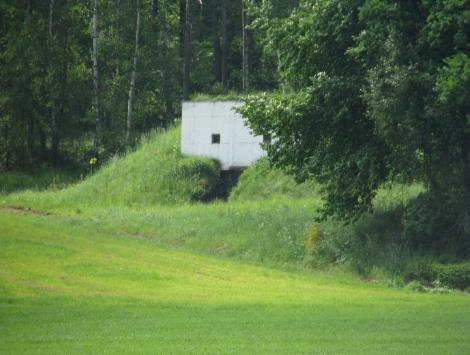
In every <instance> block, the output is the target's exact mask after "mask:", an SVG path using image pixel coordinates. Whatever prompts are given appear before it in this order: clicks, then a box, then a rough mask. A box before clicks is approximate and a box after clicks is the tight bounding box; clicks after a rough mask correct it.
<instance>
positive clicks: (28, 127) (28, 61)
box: [0, 0, 296, 170]
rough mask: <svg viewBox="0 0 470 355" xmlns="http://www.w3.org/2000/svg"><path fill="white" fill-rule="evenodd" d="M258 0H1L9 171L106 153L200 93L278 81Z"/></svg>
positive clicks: (285, 10)
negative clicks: (255, 23) (255, 27)
mask: <svg viewBox="0 0 470 355" xmlns="http://www.w3.org/2000/svg"><path fill="white" fill-rule="evenodd" d="M249 3H250V2H249V1H242V0H240V1H228V0H203V1H200V0H192V1H191V0H180V1H168V0H49V1H35V0H20V1H17V0H14V1H13V0H2V1H0V16H1V25H0V26H1V27H0V38H1V40H0V66H1V71H0V85H1V86H0V170H18V169H20V170H26V169H31V168H34V167H37V166H39V165H44V164H47V165H55V166H64V165H70V164H71V163H72V164H75V165H76V164H77V163H79V164H80V163H82V164H83V163H84V162H87V161H89V159H90V158H91V157H97V158H98V159H99V162H102V161H105V160H106V159H107V158H108V157H109V156H111V155H113V154H115V153H117V152H121V151H123V150H125V149H126V148H127V147H128V146H132V143H133V142H134V140H135V138H136V137H138V136H139V135H140V134H141V133H143V132H146V131H148V130H150V129H155V128H159V127H166V126H168V125H169V124H170V123H171V122H173V121H174V120H175V118H177V117H179V115H180V110H181V100H182V99H183V98H185V99H188V98H189V96H190V95H192V94H194V93H205V94H211V95H216V94H224V93H227V92H229V91H236V92H241V91H248V90H271V89H273V88H275V87H276V85H277V72H276V68H277V64H276V63H277V62H276V61H275V60H274V58H275V57H274V56H273V55H270V54H265V52H264V51H263V47H262V43H261V41H259V40H258V39H257V38H256V35H255V34H254V33H253V31H251V30H250V29H249V24H250V15H249V12H248V9H249ZM274 6H275V8H276V13H277V16H286V15H288V14H289V12H290V11H291V10H292V9H293V8H294V7H295V6H296V4H295V1H276V3H275V5H274ZM243 29H244V30H243Z"/></svg>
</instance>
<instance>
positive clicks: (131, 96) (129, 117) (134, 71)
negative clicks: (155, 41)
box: [126, 0, 140, 142]
mask: <svg viewBox="0 0 470 355" xmlns="http://www.w3.org/2000/svg"><path fill="white" fill-rule="evenodd" d="M139 35H140V0H136V24H135V42H134V56H133V59H132V73H131V83H130V88H129V98H128V100H127V131H126V141H127V142H129V140H130V137H131V132H132V125H133V122H132V109H133V104H134V96H135V80H136V75H137V61H138V58H139Z"/></svg>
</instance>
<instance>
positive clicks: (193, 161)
mask: <svg viewBox="0 0 470 355" xmlns="http://www.w3.org/2000/svg"><path fill="white" fill-rule="evenodd" d="M174 178H175V180H177V181H178V180H181V181H184V182H185V184H184V186H181V187H180V188H185V187H186V188H189V191H188V192H187V194H188V195H189V198H190V200H191V201H208V200H212V199H215V198H216V197H218V196H220V195H221V193H222V182H221V179H220V166H219V164H218V163H217V162H215V161H213V160H209V159H201V158H199V157H187V158H184V159H182V160H180V161H179V162H178V163H177V164H176V166H175V170H174ZM188 181H189V182H191V183H190V184H188V183H187V182H188Z"/></svg>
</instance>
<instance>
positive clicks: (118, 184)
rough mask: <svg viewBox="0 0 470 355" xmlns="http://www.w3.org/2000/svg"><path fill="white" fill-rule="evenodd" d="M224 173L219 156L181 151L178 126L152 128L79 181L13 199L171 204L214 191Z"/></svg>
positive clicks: (46, 204)
mask: <svg viewBox="0 0 470 355" xmlns="http://www.w3.org/2000/svg"><path fill="white" fill-rule="evenodd" d="M219 177H220V168H219V166H218V164H217V163H216V162H215V161H213V160H210V159H207V158H198V157H183V156H182V155H181V153H180V129H179V127H177V128H173V129H170V130H168V131H167V132H164V133H160V134H156V133H152V134H150V135H149V136H147V137H145V138H144V139H143V141H142V143H141V144H140V146H139V147H138V148H137V149H136V150H135V151H133V152H130V153H128V154H127V155H125V156H122V157H118V156H117V157H115V158H113V159H111V160H110V161H109V162H108V163H106V164H105V165H104V166H103V167H101V169H100V170H98V171H97V172H96V173H95V174H93V175H91V176H90V177H89V178H87V179H85V180H82V181H79V182H78V183H76V184H75V185H74V186H71V187H69V188H67V189H64V190H62V191H59V192H57V191H51V192H45V193H42V194H37V193H36V192H35V191H30V192H22V193H20V194H19V195H17V196H15V195H12V196H10V197H9V199H8V200H9V201H10V202H11V203H13V204H18V205H28V206H29V207H32V206H34V207H35V208H38V209H43V210H55V209H62V210H65V209H69V210H73V209H86V208H88V207H97V206H99V207H110V206H127V207H139V206H141V207H146V206H154V205H168V204H176V203H185V202H191V201H201V200H205V199H208V198H210V197H212V195H214V194H217V189H218V188H219Z"/></svg>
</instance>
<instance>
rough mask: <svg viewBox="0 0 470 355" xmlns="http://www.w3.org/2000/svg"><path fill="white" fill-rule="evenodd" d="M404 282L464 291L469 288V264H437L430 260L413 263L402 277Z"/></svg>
mask: <svg viewBox="0 0 470 355" xmlns="http://www.w3.org/2000/svg"><path fill="white" fill-rule="evenodd" d="M404 278H405V281H406V282H412V281H419V282H421V283H422V284H424V285H425V286H428V287H432V286H439V287H448V288H454V289H460V290H465V289H466V288H467V287H470V263H461V264H447V265H445V264H438V263H435V262H433V261H431V260H430V259H426V260H420V261H418V262H415V263H413V264H412V265H411V266H410V267H409V269H408V270H407V271H406V272H405V275H404Z"/></svg>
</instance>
